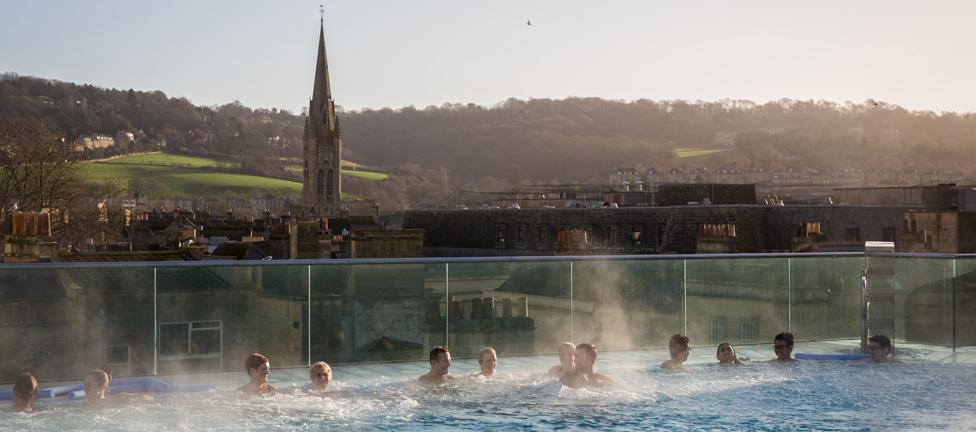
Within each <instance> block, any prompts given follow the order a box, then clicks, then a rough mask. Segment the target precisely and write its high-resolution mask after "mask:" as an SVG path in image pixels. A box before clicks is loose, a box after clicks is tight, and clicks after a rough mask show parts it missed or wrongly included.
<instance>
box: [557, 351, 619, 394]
mask: <svg viewBox="0 0 976 432" xmlns="http://www.w3.org/2000/svg"><path fill="white" fill-rule="evenodd" d="M573 357H574V363H575V364H576V367H575V369H573V370H572V371H570V372H566V373H564V374H563V376H562V377H561V378H559V381H560V382H561V383H563V385H565V386H567V387H570V388H580V387H608V386H611V385H613V380H612V379H610V377H608V376H606V375H604V374H601V373H598V372H595V371H594V370H593V366H594V364H595V363H596V346H595V345H593V344H588V343H581V344H579V345H577V346H576V354H575V355H574V356H573Z"/></svg>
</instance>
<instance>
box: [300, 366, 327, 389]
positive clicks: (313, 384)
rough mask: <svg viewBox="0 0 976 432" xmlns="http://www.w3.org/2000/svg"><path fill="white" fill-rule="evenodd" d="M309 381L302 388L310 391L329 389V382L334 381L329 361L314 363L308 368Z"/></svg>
mask: <svg viewBox="0 0 976 432" xmlns="http://www.w3.org/2000/svg"><path fill="white" fill-rule="evenodd" d="M308 378H309V381H310V382H309V383H308V384H305V386H304V387H302V390H304V391H306V392H309V393H323V392H325V391H326V390H328V387H329V383H331V382H332V367H331V366H329V364H328V363H326V362H323V361H320V362H318V363H315V364H313V365H312V367H311V368H309V370H308Z"/></svg>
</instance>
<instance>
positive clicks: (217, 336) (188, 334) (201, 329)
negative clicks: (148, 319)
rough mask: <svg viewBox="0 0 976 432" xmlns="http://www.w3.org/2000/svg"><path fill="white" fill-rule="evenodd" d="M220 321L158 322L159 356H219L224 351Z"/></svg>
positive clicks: (180, 357) (162, 358) (175, 358)
mask: <svg viewBox="0 0 976 432" xmlns="http://www.w3.org/2000/svg"><path fill="white" fill-rule="evenodd" d="M223 339H224V338H223V323H222V322H221V321H185V322H171V323H160V324H159V358H160V359H161V360H184V359H201V358H220V357H222V356H223V353H224V343H223Z"/></svg>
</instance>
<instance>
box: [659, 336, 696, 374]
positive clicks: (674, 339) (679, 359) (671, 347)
mask: <svg viewBox="0 0 976 432" xmlns="http://www.w3.org/2000/svg"><path fill="white" fill-rule="evenodd" d="M688 341H689V339H688V336H682V335H679V334H676V335H674V336H671V340H669V341H668V351H670V352H671V359H669V360H665V361H664V363H661V368H662V369H667V370H684V369H685V366H684V363H685V361H687V360H688V354H691V348H689V347H688Z"/></svg>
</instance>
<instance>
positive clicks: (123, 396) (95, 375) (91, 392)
mask: <svg viewBox="0 0 976 432" xmlns="http://www.w3.org/2000/svg"><path fill="white" fill-rule="evenodd" d="M111 385H112V373H111V372H109V371H108V370H107V369H95V370H93V371H90V372H88V374H86V375H85V400H86V401H88V405H89V406H92V407H99V406H106V405H109V404H111V403H114V402H133V401H147V400H153V397H152V396H149V395H147V394H135V393H115V394H112V395H109V394H108V388H109V386H111Z"/></svg>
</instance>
